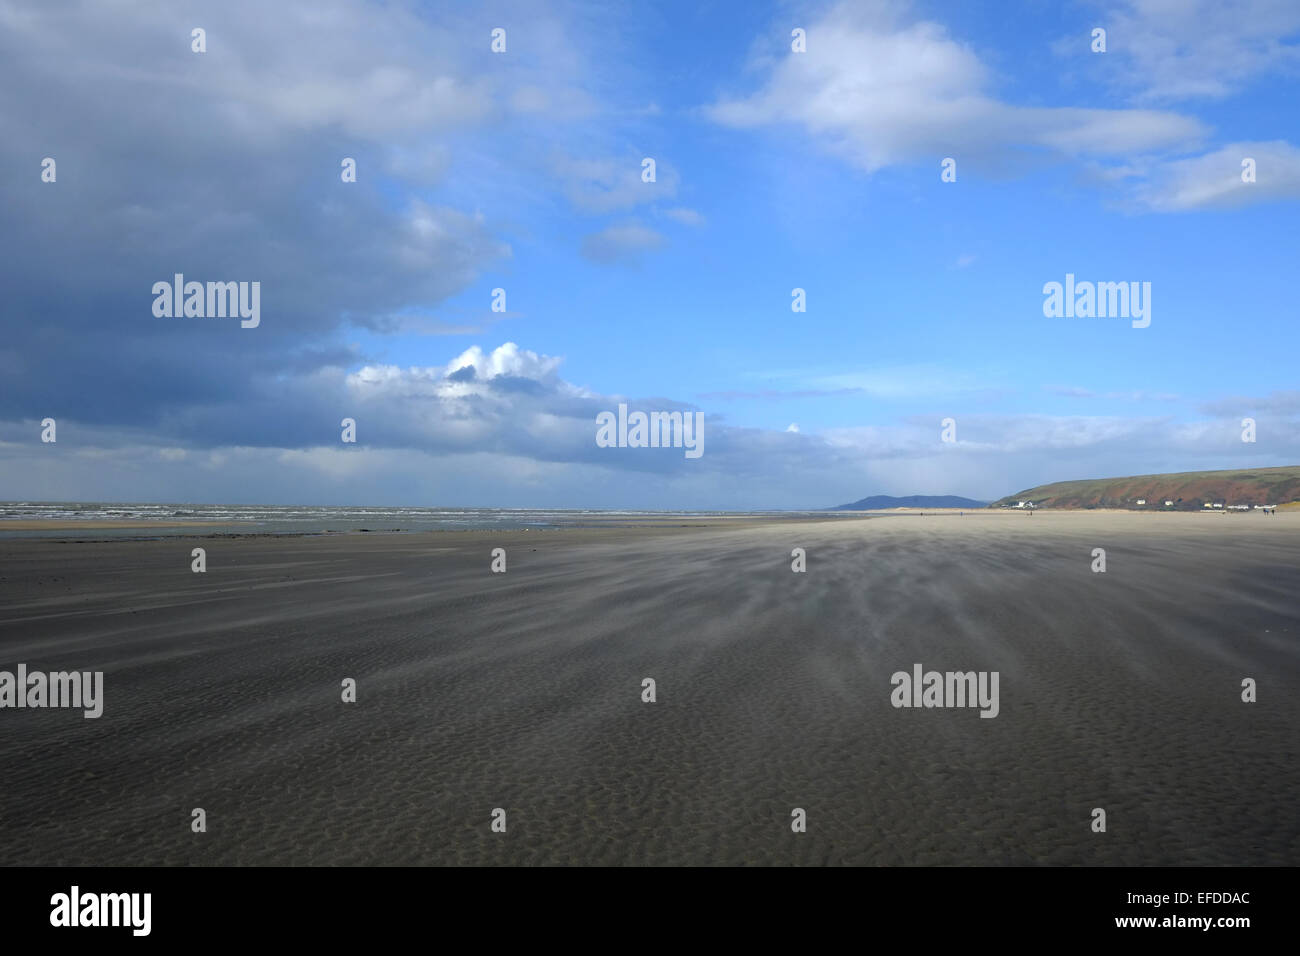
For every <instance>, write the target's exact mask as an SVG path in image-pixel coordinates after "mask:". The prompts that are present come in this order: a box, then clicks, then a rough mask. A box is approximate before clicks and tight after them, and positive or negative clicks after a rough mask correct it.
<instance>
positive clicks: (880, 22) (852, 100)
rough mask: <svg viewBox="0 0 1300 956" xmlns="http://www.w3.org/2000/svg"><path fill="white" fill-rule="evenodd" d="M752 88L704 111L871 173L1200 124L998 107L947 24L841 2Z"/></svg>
mask: <svg viewBox="0 0 1300 956" xmlns="http://www.w3.org/2000/svg"><path fill="white" fill-rule="evenodd" d="M765 66H766V78H765V80H764V82H763V83H762V85H761V86H760V88H759V89H758V90H756V91H755V92H753V93H751V94H749V95H745V96H739V97H733V98H726V99H722V100H720V101H718V102H716V103H714V104H713V105H712V106H710V107H709V108H708V109H707V110H706V113H707V115H709V116H710V117H711V118H712V119H714V120H715V121H716V122H718V123H721V124H724V125H728V126H734V127H741V128H748V127H762V126H770V125H776V124H789V123H793V124H796V125H798V126H801V127H803V128H804V129H805V130H806V131H807V132H808V133H809V134H810V135H812V136H813V137H815V138H816V139H817V140H818V141H820V142H822V143H824V144H825V145H826V146H827V147H828V148H830V149H831V150H833V151H835V152H837V153H839V154H840V155H842V156H844V157H845V158H846V159H847V160H848V161H850V162H852V163H853V164H855V165H857V166H859V167H861V168H862V169H865V170H867V171H869V172H870V171H875V170H878V169H881V168H884V167H886V166H891V165H895V164H899V163H906V162H912V161H916V160H918V159H923V158H924V159H927V160H933V161H934V162H936V163H937V162H938V159H939V158H941V157H944V156H963V155H971V154H982V155H990V154H995V153H997V152H999V151H1003V150H1006V149H1008V148H1011V147H1038V148H1042V149H1046V150H1051V151H1054V152H1057V153H1061V154H1065V155H1069V156H1115V155H1126V154H1129V153H1132V152H1134V151H1145V150H1154V149H1166V148H1169V147H1174V146H1188V145H1190V144H1193V143H1195V142H1196V141H1197V139H1198V138H1199V137H1200V136H1201V135H1202V134H1203V132H1204V131H1203V129H1202V127H1201V124H1200V123H1199V122H1197V121H1196V120H1195V119H1192V118H1189V117H1186V116H1181V115H1178V114H1176V113H1169V112H1162V111H1155V110H1132V109H1084V108H1076V107H1055V108H1051V107H1026V106H1016V105H1013V104H1010V103H1005V102H1002V101H1000V100H998V99H996V98H995V97H994V96H993V95H992V94H991V93H990V92H988V87H989V86H990V85H991V80H990V76H989V72H988V70H987V69H986V68H985V66H984V65H983V63H981V61H980V59H979V58H978V56H977V55H976V54H975V53H974V51H972V50H971V49H970V48H969V47H967V46H965V45H964V44H962V43H961V42H959V41H958V40H955V39H953V38H952V37H950V36H949V35H948V32H947V30H946V29H945V28H944V27H942V26H941V25H939V24H936V23H932V22H928V21H922V22H915V23H910V24H906V25H904V24H902V23H900V22H899V20H898V19H897V18H896V17H895V16H894V15H893V13H892V12H886V13H882V12H880V11H879V10H878V9H876V8H874V7H873V8H863V7H861V6H860V5H856V4H840V5H838V6H836V7H834V8H833V9H832V10H830V11H829V12H828V13H827V14H826V16H825V17H823V18H822V19H820V20H818V21H816V22H814V23H812V24H811V25H810V26H809V27H808V52H807V53H803V54H786V55H778V56H775V57H772V58H770V59H768V60H767V61H766V62H765Z"/></svg>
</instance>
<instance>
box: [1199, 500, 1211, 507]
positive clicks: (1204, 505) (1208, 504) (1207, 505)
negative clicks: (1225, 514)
mask: <svg viewBox="0 0 1300 956" xmlns="http://www.w3.org/2000/svg"><path fill="white" fill-rule="evenodd" d="M1201 507H1202V508H1213V507H1214V505H1212V504H1210V503H1209V502H1208V501H1207V502H1206V503H1205V504H1203V505H1201Z"/></svg>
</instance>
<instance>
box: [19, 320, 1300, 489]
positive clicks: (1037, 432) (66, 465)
mask: <svg viewBox="0 0 1300 956" xmlns="http://www.w3.org/2000/svg"><path fill="white" fill-rule="evenodd" d="M619 402H627V403H629V405H630V406H631V407H632V408H633V409H640V410H646V411H655V410H658V411H695V410H698V409H697V406H694V405H691V404H688V403H684V402H679V401H674V400H672V399H669V398H664V397H641V398H629V397H628V396H620V395H608V394H600V393H597V392H595V391H593V390H591V389H589V388H586V387H584V386H581V385H578V384H575V383H573V382H570V381H568V380H566V379H565V378H564V376H563V375H562V360H561V359H560V358H559V357H558V356H550V355H545V354H543V353H539V352H535V351H532V350H529V349H525V348H521V347H520V346H518V345H517V344H515V343H511V342H507V343H504V344H502V345H500V346H498V347H496V348H494V349H486V348H483V347H480V346H474V347H471V348H468V349H465V350H463V351H462V352H461V353H459V354H457V355H454V356H453V357H451V358H450V359H449V361H447V362H446V363H445V364H442V365H430V366H408V367H398V366H394V365H385V364H377V363H369V364H366V365H364V366H363V367H362V368H360V369H358V370H357V371H355V372H353V373H350V374H348V373H344V372H342V371H341V370H332V371H326V372H315V373H312V374H310V375H300V376H296V377H294V378H292V379H291V380H290V381H289V382H287V383H281V384H280V385H279V386H278V387H277V388H276V389H274V390H273V391H264V392H261V393H259V394H255V395H246V396H239V398H238V400H230V401H219V402H214V403H212V404H210V405H193V406H190V407H188V408H185V409H178V410H176V412H175V413H174V414H172V415H169V416H165V417H164V418H163V419H162V420H161V421H159V422H157V423H156V424H151V425H150V426H149V427H148V428H138V427H135V428H130V427H122V426H118V425H111V424H107V425H106V424H97V423H93V422H86V421H84V420H78V419H76V418H71V417H67V418H61V419H60V421H59V441H58V444H57V445H46V444H42V443H41V442H40V440H39V434H40V426H39V421H38V420H37V419H35V418H31V419H28V420H24V421H18V422H0V462H2V463H3V468H4V472H5V474H7V475H10V476H12V480H10V482H9V484H8V485H7V487H8V489H9V492H8V493H9V494H10V495H11V496H15V497H20V498H21V497H26V498H40V499H50V498H61V499H64V500H85V499H90V498H95V499H100V500H111V499H114V498H118V499H126V500H141V499H153V500H177V498H178V497H180V498H182V499H185V500H212V501H241V500H244V501H247V500H259V501H272V502H276V501H278V502H284V503H330V502H333V503H338V502H340V501H358V502H359V501H365V502H366V503H384V502H388V503H396V504H401V503H408V504H411V503H438V504H447V505H491V506H505V507H512V506H513V507H531V506H538V507H579V508H582V507H587V508H591V507H613V508H617V507H648V508H656V507H657V508H680V507H682V503H683V502H690V503H691V504H692V505H693V506H695V507H700V508H724V509H745V508H755V509H762V508H804V507H822V506H829V505H834V504H840V503H842V502H844V501H853V500H856V499H857V498H861V497H863V496H864V495H866V494H874V493H881V494H948V493H958V494H967V495H969V496H971V497H977V498H988V499H990V500H991V499H993V498H996V497H1000V496H1001V495H1005V494H1009V493H1012V492H1014V491H1015V490H1017V489H1018V488H1025V487H1029V486H1031V485H1035V484H1040V483H1042V482H1046V481H1054V480H1062V479H1066V478H1079V477H1085V476H1088V475H1124V474H1133V473H1139V472H1142V473H1154V472H1160V471H1190V470H1202V469H1209V468H1228V467H1250V466H1258V465H1266V464H1278V463H1282V462H1286V461H1290V460H1296V459H1297V457H1300V423H1298V422H1296V421H1295V418H1294V416H1295V412H1296V410H1297V409H1300V398H1297V395H1296V393H1275V394H1274V395H1272V396H1266V397H1264V398H1262V399H1246V398H1241V399H1230V400H1226V401H1225V409H1224V410H1226V411H1227V412H1229V414H1226V415H1221V416H1217V417H1214V418H1209V419H1200V420H1194V421H1188V422H1176V421H1174V420H1172V419H1171V418H1169V417H1159V416H1146V417H1139V416H1098V415H1065V416H1051V415H1041V414H1034V415H976V414H971V415H965V414H962V415H958V417H957V438H958V441H957V442H956V443H955V444H947V443H944V442H942V441H941V440H940V433H941V428H940V423H939V420H938V418H937V417H935V416H925V415H922V416H913V417H907V418H903V419H899V420H895V421H892V422H887V423H883V424H873V425H866V426H861V427H852V428H833V429H828V430H825V431H819V432H818V433H816V434H808V433H802V432H801V431H797V430H792V429H797V427H798V426H797V425H793V424H792V426H789V427H787V428H786V429H761V428H749V427H742V426H737V425H731V424H728V423H727V422H726V421H725V420H723V419H722V418H721V417H720V416H717V415H707V416H706V420H705V430H704V439H705V440H704V448H705V452H704V455H703V457H701V458H699V459H696V460H689V459H686V458H685V457H684V455H682V454H680V453H679V450H677V449H637V448H600V447H597V445H596V443H595V432H596V424H595V422H596V416H597V414H598V413H600V412H602V411H608V410H612V409H615V408H617V406H618V403H619ZM1240 407H1249V408H1252V409H1255V410H1256V411H1255V414H1256V416H1257V417H1258V418H1259V422H1260V425H1259V435H1260V443H1259V444H1257V445H1248V444H1244V443H1242V442H1241V440H1240V428H1239V417H1240V412H1239V411H1238V409H1239V408H1240ZM704 411H706V412H707V409H704ZM1211 411H1219V409H1211ZM1286 416H1290V417H1286ZM343 417H350V418H353V419H355V421H356V423H357V444H356V445H347V446H344V445H343V444H342V443H341V442H340V420H341V419H342V418H343ZM223 428H224V431H223V430H222V429H223ZM1134 461H1138V462H1142V463H1143V464H1142V465H1141V466H1139V467H1135V466H1134V464H1133V462H1134ZM177 489H184V491H183V492H182V493H181V494H180V495H178V494H177Z"/></svg>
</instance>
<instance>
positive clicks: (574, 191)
mask: <svg viewBox="0 0 1300 956" xmlns="http://www.w3.org/2000/svg"><path fill="white" fill-rule="evenodd" d="M644 158H646V157H645V156H643V155H638V154H636V153H627V154H626V155H624V156H622V157H620V158H617V159H616V158H610V157H605V158H597V159H579V158H575V157H572V156H567V155H563V154H558V155H556V156H555V157H554V158H553V159H552V161H551V172H552V174H553V175H555V176H556V177H557V178H558V179H559V181H560V182H561V184H562V189H563V191H564V194H565V195H566V196H567V197H568V199H569V201H570V202H571V203H573V205H574V207H575V208H577V209H578V210H580V211H581V212H584V213H589V214H603V213H609V212H618V211H623V210H627V209H631V208H633V207H634V206H640V205H645V204H649V203H655V202H660V201H663V200H667V199H672V198H673V197H674V196H676V195H677V183H678V178H679V177H678V175H677V171H676V170H675V169H674V168H673V167H671V166H669V165H666V164H665V163H664V162H663V161H662V160H659V159H656V162H655V181H654V182H649V183H648V182H643V181H642V180H641V175H642V166H641V161H642V160H643V159H644ZM652 158H653V157H652Z"/></svg>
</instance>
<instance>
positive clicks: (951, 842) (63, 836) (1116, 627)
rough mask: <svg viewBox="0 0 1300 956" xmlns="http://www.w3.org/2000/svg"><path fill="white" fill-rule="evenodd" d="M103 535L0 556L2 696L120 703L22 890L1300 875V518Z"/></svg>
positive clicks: (26, 825)
mask: <svg viewBox="0 0 1300 956" xmlns="http://www.w3.org/2000/svg"><path fill="white" fill-rule="evenodd" d="M86 532H87V533H86V534H85V535H83V536H81V538H80V539H79V540H66V539H65V540H56V539H44V538H11V539H5V540H0V669H6V670H13V669H14V667H15V666H16V665H18V664H19V663H22V664H25V665H26V666H27V667H28V668H29V669H37V668H40V669H43V670H48V671H72V670H76V671H102V672H103V675H104V677H103V688H104V690H103V698H104V699H103V713H102V715H101V716H99V717H98V718H95V719H87V718H86V717H84V716H83V714H82V713H81V711H79V710H71V709H63V710H57V709H48V708H47V709H32V708H25V709H0V773H2V774H3V782H2V784H0V831H3V832H4V834H5V839H4V841H3V843H0V863H3V864H6V865H42V864H44V865H54V864H58V865H72V864H76V865H109V864H124V865H154V864H165V865H247V864H255V865H265V864H287V865H353V864H414V865H467V864H478V865H507V864H510V865H589V864H604V865H627V864H650V865H672V864H679V865H686V864H694V865H709V864H715V865H724V864H725V865H822V864H837V865H842V864H864V865H970V864H975V865H979V864H993V865H1007V864H1011V865H1042V864H1046V865H1137V864H1148V865H1171V866H1181V865H1193V864H1200V865H1292V866H1294V865H1297V864H1300V818H1298V817H1297V814H1296V812H1295V795H1296V793H1297V792H1300V760H1298V759H1297V756H1298V754H1300V601H1298V600H1297V595H1300V513H1296V512H1290V513H1281V514H1277V515H1270V516H1264V515H1262V514H1243V515H1223V514H1219V515H1202V514H1159V513H1155V514H1135V513H1128V514H1126V513H1118V512H1110V513H1090V512H1051V511H1042V512H1039V513H1037V514H1033V515H1032V516H1031V515H1030V514H1027V513H1023V512H1021V513H1014V514H1013V513H1008V512H991V511H978V512H972V511H967V512H965V513H964V514H963V513H959V512H955V511H945V512H942V513H936V512H927V513H925V514H924V515H922V514H919V513H916V514H902V513H900V514H894V515H888V516H885V515H881V516H864V517H860V518H859V517H850V518H844V517H837V518H833V519H832V518H829V517H828V518H825V519H822V518H816V517H804V518H800V519H789V520H775V519H772V518H766V517H765V518H754V519H749V520H743V519H736V520H727V519H722V518H695V519H692V520H682V521H674V520H671V519H667V520H664V521H662V522H659V523H648V524H645V525H643V526H640V527H584V528H572V529H569V528H565V529H559V530H532V531H519V530H510V531H432V532H421V533H413V534H379V533H369V534H361V533H349V534H331V535H304V536H283V535H282V536H248V537H231V536H211V535H208V536H205V535H203V533H202V531H196V533H195V535H194V536H181V537H170V538H162V539H152V540H122V539H117V540H94V538H95V535H94V529H93V528H90V527H87V528H86ZM194 548H203V549H204V550H205V552H206V557H205V560H206V568H207V570H206V571H205V572H204V573H201V574H200V573H194V572H193V571H192V570H191V563H192V561H193V558H192V550H193V549H194ZM495 548H502V549H504V550H505V560H506V571H505V572H504V573H494V572H493V571H492V563H493V554H492V552H493V549H495ZM796 548H800V549H803V550H804V552H805V556H806V571H804V572H803V573H794V572H792V570H791V565H792V561H794V560H795V559H794V558H792V554H791V552H792V550H793V549H796ZM1095 549H1104V551H1105V562H1106V570H1105V572H1104V573H1098V572H1096V571H1094V570H1093V567H1094V566H1095V564H1096V556H1095V554H1094V551H1095ZM917 664H919V665H922V666H923V668H924V669H926V670H929V669H931V668H933V669H934V670H937V671H941V672H946V671H978V672H997V673H998V674H999V675H1000V681H999V688H1000V706H999V708H998V712H997V715H996V717H994V718H992V719H984V718H981V716H980V713H979V711H978V710H976V709H972V708H969V707H967V708H960V707H954V708H934V709H923V708H900V707H895V706H893V704H892V703H891V689H892V688H891V675H892V674H894V673H896V672H911V671H912V670H913V667H914V665H917ZM348 678H350V679H352V680H355V682H356V701H355V702H354V703H345V702H343V700H342V699H341V686H342V682H343V681H344V680H345V679H348ZM646 678H650V679H653V681H654V682H655V684H654V686H655V695H656V699H655V701H654V702H653V703H647V702H644V701H643V699H642V695H643V686H644V685H643V681H644V680H645V679H646ZM1245 678H1251V679H1253V680H1254V681H1255V682H1256V683H1257V693H1258V699H1257V700H1256V701H1255V702H1253V703H1246V702H1243V700H1242V681H1243V679H1245ZM195 808H202V809H203V810H204V812H205V816H206V832H202V833H196V832H193V830H192V828H191V822H192V819H193V817H192V811H193V810H194V809H195ZM497 808H501V809H504V810H505V811H506V823H507V826H506V832H504V833H499V832H494V831H493V829H492V814H493V811H494V810H495V809H497ZM796 808H799V809H802V810H804V811H805V813H806V820H807V828H806V832H802V833H796V832H792V829H791V820H792V811H794V810H795V809H796ZM1095 808H1103V809H1104V810H1105V814H1106V830H1105V832H1094V830H1093V826H1092V824H1093V820H1094V816H1093V811H1094V809H1095Z"/></svg>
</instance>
